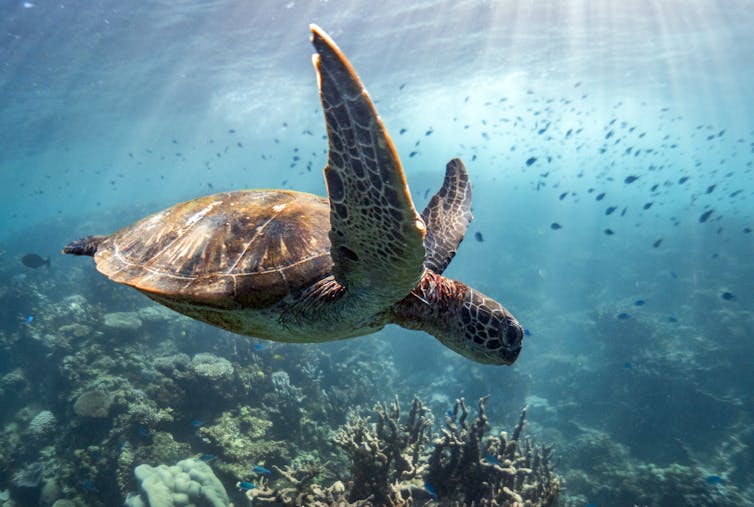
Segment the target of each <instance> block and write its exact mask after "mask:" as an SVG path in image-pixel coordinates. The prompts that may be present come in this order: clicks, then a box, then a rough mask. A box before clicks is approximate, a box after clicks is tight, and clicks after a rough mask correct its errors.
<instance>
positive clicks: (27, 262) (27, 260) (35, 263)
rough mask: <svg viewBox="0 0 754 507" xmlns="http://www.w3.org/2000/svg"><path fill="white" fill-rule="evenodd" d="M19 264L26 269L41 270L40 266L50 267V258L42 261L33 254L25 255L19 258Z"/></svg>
mask: <svg viewBox="0 0 754 507" xmlns="http://www.w3.org/2000/svg"><path fill="white" fill-rule="evenodd" d="M21 262H22V263H23V264H24V266H26V267H27V268H33V269H37V268H41V267H42V266H47V267H48V268H49V267H50V258H49V257H48V258H46V259H43V258H42V257H40V256H39V255H37V254H35V253H27V254H26V255H24V256H23V257H21Z"/></svg>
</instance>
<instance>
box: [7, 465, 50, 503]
mask: <svg viewBox="0 0 754 507" xmlns="http://www.w3.org/2000/svg"><path fill="white" fill-rule="evenodd" d="M43 473H44V466H43V465H42V463H41V462H35V463H32V464H30V465H27V466H26V468H24V469H23V470H19V471H18V472H16V473H15V474H13V478H12V479H11V484H10V486H11V491H12V493H13V494H12V497H13V499H14V500H15V501H16V502H17V504H19V505H37V504H38V503H39V489H40V488H41V486H42V477H43Z"/></svg>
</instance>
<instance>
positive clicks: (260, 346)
mask: <svg viewBox="0 0 754 507" xmlns="http://www.w3.org/2000/svg"><path fill="white" fill-rule="evenodd" d="M266 348H267V346H266V345H265V344H264V343H255V344H254V350H256V351H257V352H261V351H262V350H264V349H266Z"/></svg>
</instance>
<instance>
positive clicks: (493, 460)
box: [484, 454, 500, 465]
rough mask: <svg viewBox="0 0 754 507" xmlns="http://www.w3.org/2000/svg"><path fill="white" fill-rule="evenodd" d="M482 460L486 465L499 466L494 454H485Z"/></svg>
mask: <svg viewBox="0 0 754 507" xmlns="http://www.w3.org/2000/svg"><path fill="white" fill-rule="evenodd" d="M484 460H485V461H486V462H487V463H490V464H491V465H499V464H500V460H499V459H497V456H495V455H494V454H487V455H485V456H484Z"/></svg>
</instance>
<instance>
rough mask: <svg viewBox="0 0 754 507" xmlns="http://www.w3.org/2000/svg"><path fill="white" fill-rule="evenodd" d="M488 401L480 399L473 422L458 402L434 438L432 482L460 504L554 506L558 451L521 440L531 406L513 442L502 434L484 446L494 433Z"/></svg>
mask: <svg viewBox="0 0 754 507" xmlns="http://www.w3.org/2000/svg"><path fill="white" fill-rule="evenodd" d="M486 402H487V397H484V398H482V399H480V400H479V412H478V413H477V416H476V418H475V419H474V420H473V421H472V422H471V424H469V423H468V422H467V418H468V410H467V409H466V405H465V403H464V400H463V399H460V400H457V401H456V403H455V406H454V407H453V410H452V411H450V412H449V414H448V418H447V420H446V422H445V428H443V429H442V430H441V435H440V436H439V437H438V438H435V440H434V450H433V452H432V455H431V457H430V459H429V474H428V475H427V484H429V485H431V487H432V488H434V490H435V492H436V494H437V496H438V497H439V498H442V499H443V500H444V501H448V502H450V503H451V504H454V505H468V504H471V503H475V504H477V505H496V506H497V505H499V506H503V505H504V506H519V505H520V506H523V505H527V506H529V505H531V506H547V505H552V504H553V503H554V502H555V499H556V498H557V496H558V492H559V490H560V480H559V479H558V477H557V476H555V474H554V473H553V472H552V470H551V466H550V458H551V456H552V449H551V448H549V447H546V446H545V447H535V446H534V445H533V444H532V443H531V442H530V441H529V440H528V439H526V440H523V441H521V432H522V431H523V428H524V424H525V422H526V407H524V409H523V410H522V411H521V417H520V418H519V421H518V424H517V425H516V427H515V428H514V430H513V434H512V435H511V436H510V438H509V437H508V434H507V433H506V432H501V433H500V435H499V436H497V437H495V436H490V437H488V439H487V441H486V442H483V439H484V436H485V434H486V433H487V431H488V430H489V424H488V422H487V414H486V409H485V405H486Z"/></svg>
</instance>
